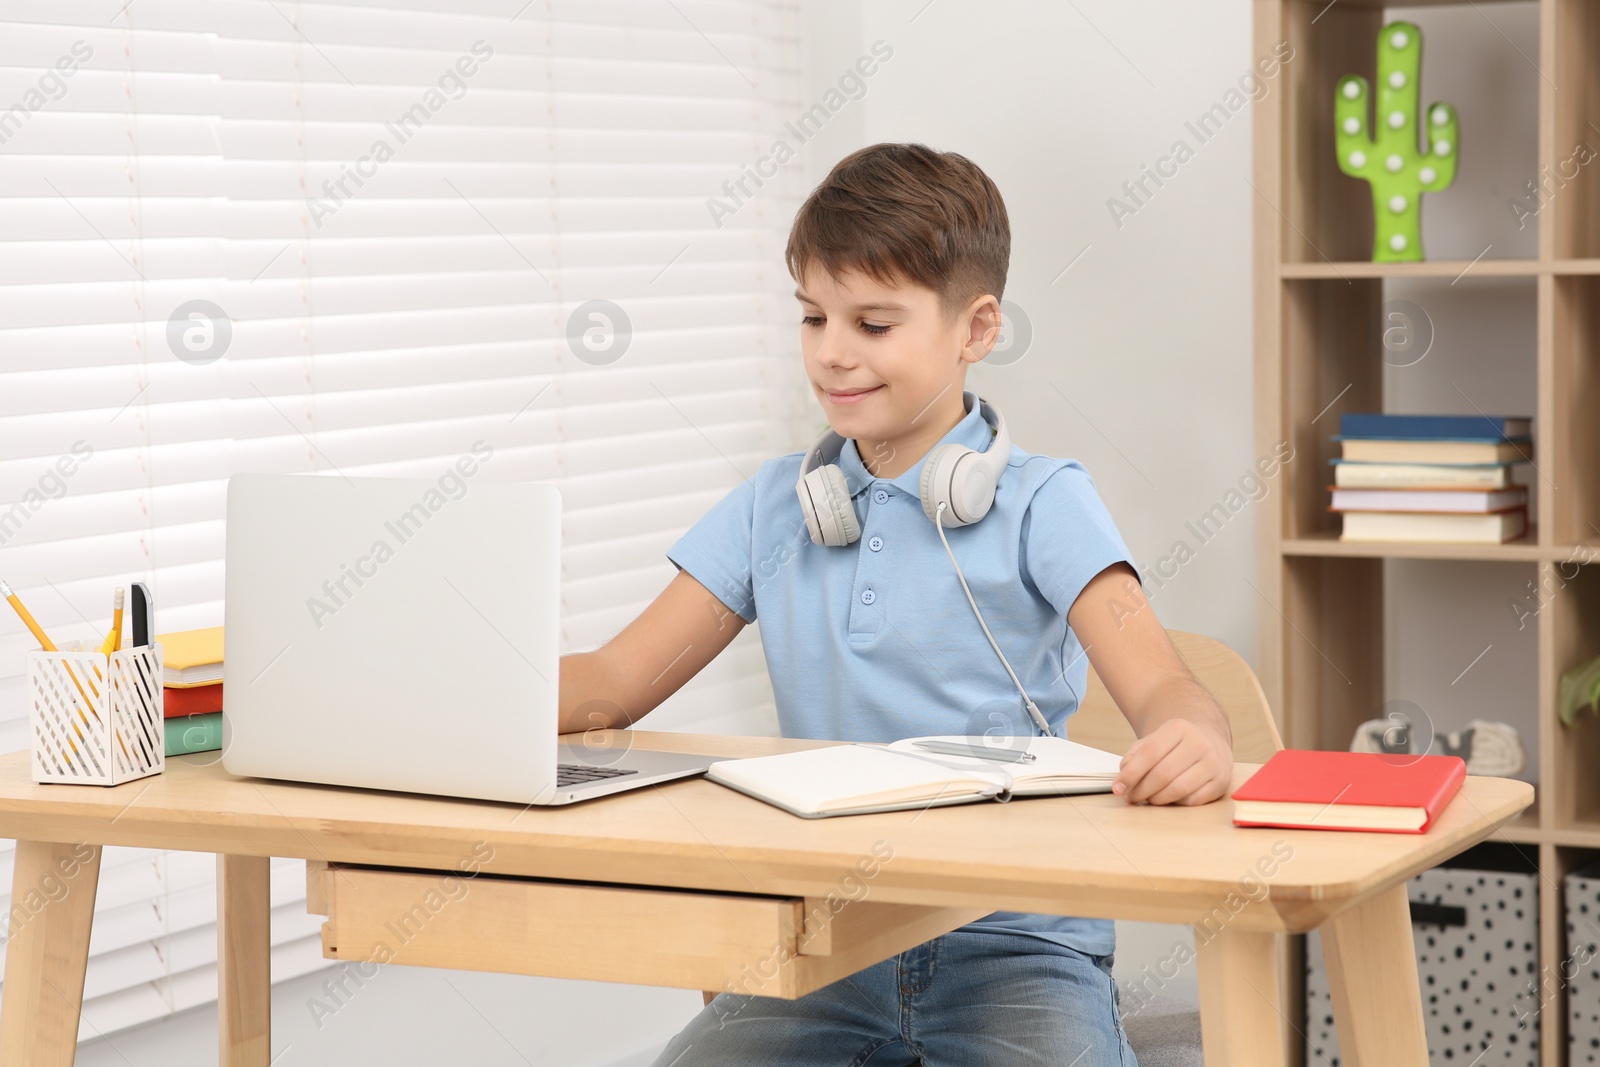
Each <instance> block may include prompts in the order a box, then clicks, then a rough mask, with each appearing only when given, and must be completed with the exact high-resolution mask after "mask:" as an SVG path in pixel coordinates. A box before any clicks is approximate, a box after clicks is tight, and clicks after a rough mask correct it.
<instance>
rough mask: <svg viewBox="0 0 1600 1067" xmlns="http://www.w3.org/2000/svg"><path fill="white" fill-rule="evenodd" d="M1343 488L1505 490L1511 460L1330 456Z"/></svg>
mask: <svg viewBox="0 0 1600 1067" xmlns="http://www.w3.org/2000/svg"><path fill="white" fill-rule="evenodd" d="M1328 463H1329V464H1330V465H1331V466H1332V467H1333V484H1334V485H1335V486H1337V487H1338V488H1340V489H1401V488H1405V489H1505V488H1507V487H1509V486H1511V485H1514V484H1516V483H1515V482H1513V481H1512V479H1511V467H1512V465H1511V464H1510V463H1372V462H1362V461H1359V460H1349V459H1330V460H1328Z"/></svg>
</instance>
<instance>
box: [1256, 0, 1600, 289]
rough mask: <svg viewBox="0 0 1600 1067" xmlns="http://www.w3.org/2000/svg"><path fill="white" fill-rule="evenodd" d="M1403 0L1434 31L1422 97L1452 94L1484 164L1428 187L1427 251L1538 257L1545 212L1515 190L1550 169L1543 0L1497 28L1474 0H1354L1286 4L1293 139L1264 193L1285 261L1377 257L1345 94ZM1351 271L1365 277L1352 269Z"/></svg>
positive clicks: (1286, 138)
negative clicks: (1490, 87)
mask: <svg viewBox="0 0 1600 1067" xmlns="http://www.w3.org/2000/svg"><path fill="white" fill-rule="evenodd" d="M1391 7H1393V8H1405V9H1406V11H1405V16H1406V17H1407V18H1410V19H1412V20H1413V21H1415V22H1416V23H1417V24H1418V25H1419V26H1420V27H1421V30H1422V34H1423V40H1424V49H1423V54H1424V58H1423V66H1422V84H1421V98H1420V101H1419V104H1420V105H1421V106H1423V107H1426V106H1427V105H1428V104H1430V103H1432V102H1434V101H1446V102H1449V103H1451V104H1453V105H1455V106H1456V107H1457V108H1458V109H1461V110H1460V115H1461V127H1462V130H1463V131H1464V132H1463V135H1462V140H1463V147H1462V151H1463V153H1464V158H1465V155H1467V154H1470V157H1471V160H1472V162H1473V166H1471V167H1464V168H1463V169H1462V170H1461V171H1460V172H1459V173H1458V174H1457V176H1456V179H1455V181H1454V182H1453V183H1452V184H1451V185H1450V186H1449V187H1448V188H1446V189H1443V190H1440V191H1437V192H1432V193H1427V194H1425V195H1424V196H1423V199H1422V248H1423V252H1424V254H1425V255H1428V256H1430V257H1432V258H1434V259H1436V260H1438V261H1440V262H1452V261H1458V265H1457V266H1456V271H1458V272H1459V271H1460V270H1461V268H1462V267H1464V266H1465V265H1466V264H1467V263H1468V262H1470V261H1472V260H1473V258H1474V257H1477V256H1480V255H1481V256H1482V257H1483V259H1482V260H1481V261H1480V262H1479V263H1478V264H1477V266H1476V267H1474V268H1473V270H1474V271H1476V270H1478V269H1480V268H1482V267H1483V266H1484V264H1485V263H1486V262H1489V261H1491V260H1493V259H1508V258H1509V259H1513V260H1520V261H1523V262H1525V263H1526V262H1530V261H1535V260H1537V258H1538V256H1539V248H1540V245H1539V234H1540V231H1541V227H1540V225H1539V223H1538V221H1537V220H1536V219H1530V218H1528V217H1527V216H1526V215H1524V216H1523V217H1520V218H1519V217H1518V215H1517V214H1515V213H1513V212H1512V211H1510V210H1508V205H1507V200H1508V197H1507V190H1518V189H1521V188H1522V186H1523V184H1524V183H1525V182H1526V181H1528V180H1530V179H1534V178H1536V177H1537V176H1538V175H1539V173H1540V172H1539V144H1538V136H1539V124H1538V123H1536V122H1531V121H1527V116H1528V115H1531V114H1534V113H1536V111H1537V108H1538V106H1539V95H1540V87H1541V85H1542V81H1541V78H1540V74H1539V71H1538V69H1537V68H1536V67H1535V66H1533V65H1532V64H1531V63H1530V62H1529V61H1528V60H1527V58H1526V57H1528V56H1537V55H1538V54H1539V40H1538V37H1539V32H1538V15H1539V6H1538V4H1536V3H1511V4H1496V5H1495V8H1496V11H1495V14H1494V16H1493V18H1492V20H1491V21H1492V24H1493V26H1494V29H1493V30H1491V31H1490V32H1484V31H1485V30H1487V29H1488V27H1486V26H1485V25H1484V21H1485V19H1488V18H1489V16H1488V15H1485V14H1484V13H1483V12H1482V11H1481V10H1480V9H1479V8H1478V6H1477V5H1475V4H1472V3H1468V2H1462V3H1438V4H1421V5H1418V4H1410V3H1408V4H1404V5H1401V4H1393V5H1391V4H1385V3H1380V2H1366V3H1350V2H1349V0H1341V2H1339V3H1334V4H1329V3H1326V2H1325V0H1324V2H1323V3H1316V2H1314V0H1313V2H1306V3H1300V2H1294V3H1289V4H1287V5H1285V8H1284V10H1283V23H1282V26H1283V31H1282V32H1283V34H1284V36H1285V37H1286V38H1287V40H1288V41H1289V43H1290V44H1291V45H1292V46H1293V48H1294V53H1293V58H1292V60H1290V61H1289V62H1286V63H1284V65H1283V70H1284V72H1285V76H1286V79H1287V84H1286V95H1285V96H1284V98H1283V100H1282V102H1281V108H1282V111H1283V113H1284V119H1285V121H1284V122H1283V123H1282V125H1281V137H1282V139H1283V142H1282V148H1281V156H1280V157H1279V158H1277V159H1274V160H1273V163H1274V164H1275V165H1276V166H1278V167H1279V168H1281V169H1279V170H1278V172H1277V174H1276V176H1275V177H1276V181H1270V182H1269V184H1268V185H1267V186H1264V187H1260V193H1261V195H1263V196H1266V197H1267V198H1268V199H1269V200H1272V201H1274V207H1275V209H1276V213H1275V215H1274V218H1273V219H1272V220H1271V224H1272V225H1275V226H1276V227H1277V228H1278V230H1279V234H1278V236H1279V247H1281V249H1282V259H1283V260H1284V261H1285V262H1286V263H1287V264H1306V265H1322V266H1324V267H1330V268H1337V269H1343V265H1344V264H1345V263H1346V262H1352V263H1354V262H1362V261H1370V259H1371V258H1372V240H1373V204H1372V193H1371V190H1370V187H1369V185H1368V183H1367V182H1365V181H1363V180H1361V179H1358V178H1353V177H1351V176H1349V175H1347V174H1345V173H1344V172H1343V171H1341V170H1340V169H1339V165H1338V159H1337V156H1336V149H1335V141H1334V132H1333V129H1334V126H1333V123H1334V97H1335V90H1336V88H1337V86H1338V84H1339V81H1340V79H1341V78H1343V77H1344V76H1346V75H1349V74H1359V75H1361V76H1363V77H1365V78H1366V79H1367V81H1368V83H1369V84H1373V83H1375V81H1376V77H1377V55H1376V46H1377V39H1378V35H1379V31H1380V30H1381V29H1382V27H1383V25H1384V23H1385V22H1386V21H1388V20H1389V19H1391V18H1394V17H1398V13H1397V12H1394V11H1390V10H1388V9H1389V8H1391ZM1418 8H1422V9H1423V10H1417V9H1418ZM1430 57H1433V58H1431V59H1430ZM1484 71H1493V72H1494V74H1493V77H1494V80H1495V84H1496V86H1497V91H1496V92H1495V93H1494V94H1484V93H1482V92H1481V91H1475V89H1474V87H1473V85H1472V81H1473V79H1478V80H1479V81H1480V82H1481V80H1482V78H1483V76H1484V75H1483V73H1482V72H1484ZM1597 169H1600V168H1597ZM1262 217H1263V218H1265V216H1264V215H1263V216H1262ZM1569 254H1571V253H1569ZM1513 269H1522V270H1536V269H1537V268H1528V267H1523V268H1513ZM1333 276H1335V277H1338V276H1339V275H1337V274H1334V275H1333ZM1346 276H1348V277H1354V276H1355V275H1353V274H1350V273H1349V272H1348V271H1347V272H1346ZM1451 276H1453V275H1451Z"/></svg>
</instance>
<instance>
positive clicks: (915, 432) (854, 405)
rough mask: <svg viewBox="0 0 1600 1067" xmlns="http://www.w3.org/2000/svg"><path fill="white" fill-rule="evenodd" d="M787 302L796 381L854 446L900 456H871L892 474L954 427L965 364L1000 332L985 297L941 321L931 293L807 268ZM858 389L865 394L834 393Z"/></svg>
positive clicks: (995, 305)
mask: <svg viewBox="0 0 1600 1067" xmlns="http://www.w3.org/2000/svg"><path fill="white" fill-rule="evenodd" d="M795 297H796V299H798V300H799V301H800V309H801V316H802V318H801V327H800V349H801V352H802V354H803V355H804V357H805V368H806V376H807V377H808V378H809V379H810V381H811V388H812V392H813V393H814V394H815V395H816V397H817V402H818V403H820V404H821V405H822V410H823V411H824V412H825V413H826V414H827V416H828V423H829V424H830V425H831V426H832V427H833V428H834V430H835V431H837V432H838V433H839V434H840V435H841V436H843V437H851V438H855V439H856V441H857V445H858V448H860V445H861V442H863V441H870V442H873V443H874V444H875V445H876V444H877V443H880V442H882V443H886V445H887V447H888V449H895V450H898V449H900V448H902V447H903V448H905V449H908V450H910V451H907V452H906V453H905V455H903V456H902V457H901V458H902V460H903V461H904V462H903V463H902V462H894V461H893V460H891V459H889V458H888V457H887V456H884V455H883V453H884V452H885V451H886V450H887V449H886V448H885V447H875V448H874V449H873V451H875V452H877V453H879V454H880V456H881V457H882V458H883V459H884V460H885V462H886V463H887V464H888V465H889V466H892V467H900V468H901V469H905V468H908V467H910V466H911V464H912V463H914V462H915V461H916V459H917V458H920V456H921V455H922V452H924V451H926V449H927V447H931V446H932V445H933V444H934V443H935V442H937V441H938V440H939V439H940V438H941V437H943V436H944V435H945V433H947V432H948V431H949V429H950V427H952V426H954V425H955V424H956V423H957V422H958V421H960V419H961V416H962V414H963V413H964V412H965V407H964V405H963V403H962V397H961V393H962V389H963V387H964V384H965V381H966V370H967V366H968V365H969V364H972V363H976V362H977V361H978V360H980V359H982V358H983V357H984V356H986V355H988V354H989V350H990V349H991V348H993V347H994V341H995V338H996V336H997V335H998V332H999V326H1000V305H999V302H998V301H997V300H995V298H994V297H993V296H982V297H979V298H978V299H977V300H974V301H973V302H972V304H971V305H969V306H968V307H967V308H965V309H964V310H962V311H961V312H960V313H958V314H957V315H956V316H955V318H954V319H953V320H947V319H946V318H945V316H944V315H943V314H941V312H940V310H939V297H938V294H936V293H935V292H934V291H933V290H932V289H929V288H927V287H926V286H923V285H918V284H916V283H915V282H905V283H902V284H899V285H892V286H889V285H883V284H881V283H879V282H876V281H874V280H872V279H871V278H870V277H868V276H866V275H865V274H861V273H859V272H848V273H846V274H844V275H843V276H841V277H840V278H838V279H834V278H832V277H830V276H829V274H828V272H827V271H826V270H823V269H821V268H819V267H812V268H808V269H807V270H806V271H805V273H804V274H803V275H802V278H801V284H800V287H799V288H798V289H796V290H795ZM859 390H870V391H869V392H865V393H861V394H860V395H859V396H857V397H855V398H853V399H852V398H851V397H849V396H846V395H841V394H848V393H852V392H856V391H859ZM924 439H925V440H924ZM919 443H920V444H921V445H922V449H921V451H916V450H915V449H916V446H917V445H918V444H919ZM860 451H861V454H862V458H863V459H864V460H865V461H866V463H867V465H868V467H869V468H874V467H876V466H878V464H875V463H874V462H873V459H872V457H871V456H870V455H869V450H868V449H866V448H860ZM891 454H892V453H891ZM907 457H909V458H907ZM888 476H889V477H894V476H895V475H894V474H892V473H891V474H889V475H888Z"/></svg>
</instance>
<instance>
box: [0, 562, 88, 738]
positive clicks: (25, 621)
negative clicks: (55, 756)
mask: <svg viewBox="0 0 1600 1067" xmlns="http://www.w3.org/2000/svg"><path fill="white" fill-rule="evenodd" d="M0 597H5V600H6V603H10V605H11V608H13V609H14V611H16V613H18V616H21V617H22V625H26V627H27V630H29V633H32V635H34V640H37V641H38V646H40V648H42V649H43V651H46V653H54V651H61V649H58V648H56V643H54V641H51V640H50V635H48V633H45V630H43V627H40V625H38V622H35V621H34V614H32V613H30V611H29V609H27V608H24V606H22V598H21V597H18V595H16V593H14V592H11V585H10V584H6V581H5V579H3V577H0ZM67 677H69V678H72V685H75V686H77V688H78V696H82V697H83V707H86V709H90V710H91V712H94V705H93V704H91V702H90V694H88V693H85V691H83V683H82V681H78V677H77V675H75V673H74V672H72V667H67ZM78 718H82V720H83V721H85V723H88V721H90V720H88V717H86V715H85V713H83V709H78ZM94 718H96V720H99V712H94ZM74 729H77V725H74ZM78 737H80V739H82V737H83V733H82V731H78ZM75 750H77V745H74V752H75Z"/></svg>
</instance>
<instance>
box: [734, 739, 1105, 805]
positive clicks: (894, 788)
mask: <svg viewBox="0 0 1600 1067" xmlns="http://www.w3.org/2000/svg"><path fill="white" fill-rule="evenodd" d="M918 741H943V742H953V743H957V744H960V743H965V744H967V745H971V746H974V747H977V748H995V747H997V746H996V745H995V741H996V739H995V738H993V737H962V736H959V735H954V734H941V735H937V736H930V737H908V738H905V739H904V740H900V741H895V742H894V743H892V744H888V745H877V744H866V743H856V744H848V745H829V746H826V747H823V748H809V749H804V750H802V751H799V752H784V753H780V754H779V755H775V756H753V757H750V758H748V759H732V760H718V761H717V762H715V763H713V764H711V766H710V768H709V769H707V771H706V777H707V778H709V779H711V780H712V781H713V782H718V783H720V784H722V785H725V786H727V787H729V788H730V789H737V790H738V791H739V792H741V793H747V794H749V795H750V796H753V797H755V798H756V799H758V800H764V801H766V802H767V803H769V804H774V805H776V806H777V807H780V808H782V809H783V810H785V811H787V812H790V813H791V814H794V815H799V816H801V817H802V818H807V819H817V818H824V817H826V816H829V815H864V814H866V813H868V812H875V811H902V810H904V809H907V808H927V807H940V806H943V805H946V804H966V803H970V802H972V801H974V800H984V799H989V798H993V799H995V800H1010V799H1011V798H1012V797H1021V796H1040V795H1056V794H1063V793H1109V792H1111V783H1112V781H1113V780H1114V779H1115V778H1116V776H1117V772H1118V770H1120V769H1121V766H1122V757H1121V756H1118V755H1116V754H1115V753H1111V752H1105V751H1102V750H1101V749H1098V748H1090V747H1089V746H1088V745H1080V744H1078V743H1077V742H1075V741H1068V740H1067V739H1066V738H1064V737H1031V738H1024V737H1008V738H1005V739H1004V743H1003V745H1000V746H998V747H999V749H1000V751H1002V752H1018V751H1024V750H1025V751H1027V752H1029V753H1032V754H1033V756H1034V757H1035V758H1034V760H1033V761H1031V762H997V761H995V760H990V759H983V758H978V757H973V756H959V755H947V754H944V753H934V752H927V751H924V750H922V749H920V748H918V747H917V745H916V742H918Z"/></svg>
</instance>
